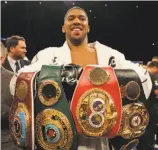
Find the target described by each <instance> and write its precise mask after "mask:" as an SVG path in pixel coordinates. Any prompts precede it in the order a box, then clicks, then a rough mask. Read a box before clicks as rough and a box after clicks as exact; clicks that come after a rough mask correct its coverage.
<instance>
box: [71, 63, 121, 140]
mask: <svg viewBox="0 0 158 150" xmlns="http://www.w3.org/2000/svg"><path fill="white" fill-rule="evenodd" d="M121 102H122V100H121V95H120V92H119V85H118V82H117V78H116V76H115V73H114V71H113V69H112V68H111V67H99V66H98V67H96V66H86V67H85V69H84V70H83V72H82V75H81V76H80V79H79V81H78V84H77V86H76V89H75V92H74V95H73V98H72V102H71V106H70V108H71V111H72V114H73V118H74V121H75V124H76V127H77V131H78V133H79V134H82V135H85V136H89V137H101V136H105V137H108V138H110V137H114V136H115V135H116V134H117V132H118V130H119V126H120V122H121V114H122V107H121V106H122V103H121Z"/></svg>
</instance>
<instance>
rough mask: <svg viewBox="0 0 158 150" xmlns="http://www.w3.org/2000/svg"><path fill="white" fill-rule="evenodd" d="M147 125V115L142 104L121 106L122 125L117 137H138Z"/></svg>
mask: <svg viewBox="0 0 158 150" xmlns="http://www.w3.org/2000/svg"><path fill="white" fill-rule="evenodd" d="M148 123H149V114H148V112H147V110H146V108H145V106H144V105H143V104H142V103H131V104H128V105H125V106H123V115H122V123H121V126H120V129H119V132H118V135H120V136H122V137H123V138H124V139H133V138H137V137H140V136H141V135H142V134H143V133H144V132H145V129H146V127H147V125H148Z"/></svg>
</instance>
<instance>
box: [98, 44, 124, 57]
mask: <svg viewBox="0 0 158 150" xmlns="http://www.w3.org/2000/svg"><path fill="white" fill-rule="evenodd" d="M95 43H96V45H98V46H100V47H101V49H102V50H103V51H105V50H106V51H107V52H109V53H111V54H112V55H113V56H119V55H120V56H124V54H123V53H121V52H119V51H118V50H116V49H113V48H111V47H109V46H107V45H105V44H102V43H100V42H98V41H96V42H95Z"/></svg>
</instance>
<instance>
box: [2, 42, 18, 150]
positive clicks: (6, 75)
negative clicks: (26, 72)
mask: <svg viewBox="0 0 158 150" xmlns="http://www.w3.org/2000/svg"><path fill="white" fill-rule="evenodd" d="M6 51H7V50H6V49H5V47H4V45H3V43H1V52H0V54H1V61H0V68H1V149H2V150H10V149H12V150H21V148H19V147H18V146H16V145H15V144H14V142H13V140H12V138H11V135H10V131H9V110H10V106H11V103H12V96H11V93H10V89H9V84H10V80H11V78H12V77H13V75H14V73H13V72H11V71H9V70H7V69H5V68H4V67H3V66H2V64H3V63H4V61H5V57H6V53H7V52H6Z"/></svg>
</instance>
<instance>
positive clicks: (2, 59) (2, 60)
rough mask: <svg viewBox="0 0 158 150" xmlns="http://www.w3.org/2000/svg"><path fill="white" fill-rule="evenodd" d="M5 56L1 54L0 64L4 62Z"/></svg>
mask: <svg viewBox="0 0 158 150" xmlns="http://www.w3.org/2000/svg"><path fill="white" fill-rule="evenodd" d="M4 60H5V57H4V56H1V60H0V64H1V65H2V64H3V63H4Z"/></svg>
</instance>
